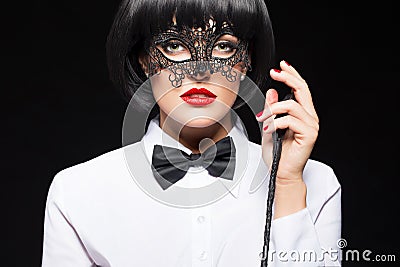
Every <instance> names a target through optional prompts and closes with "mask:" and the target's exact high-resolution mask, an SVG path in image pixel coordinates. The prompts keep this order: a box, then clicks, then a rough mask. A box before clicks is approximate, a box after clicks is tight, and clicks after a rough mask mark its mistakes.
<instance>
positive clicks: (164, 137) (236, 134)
mask: <svg viewBox="0 0 400 267" xmlns="http://www.w3.org/2000/svg"><path fill="white" fill-rule="evenodd" d="M227 135H228V136H230V137H232V139H233V142H234V143H235V144H239V143H240V142H239V139H242V138H246V137H245V136H244V129H243V126H242V124H241V123H240V119H238V118H236V117H235V119H233V127H232V129H231V130H230V131H229V132H228V134H227ZM143 144H144V148H145V154H146V156H147V158H148V160H149V162H152V155H153V148H154V145H156V144H159V145H164V146H169V147H174V148H178V149H180V150H182V151H183V152H185V153H187V154H189V155H190V154H191V153H192V151H191V150H190V149H189V148H187V147H185V146H184V145H183V144H181V143H180V142H179V141H177V140H176V139H174V138H172V137H171V136H170V135H169V134H167V133H165V132H164V131H163V130H162V129H161V128H160V122H159V115H157V116H156V117H155V118H154V119H152V120H151V121H150V123H149V126H148V128H147V132H146V134H145V135H144V136H143ZM238 150H240V147H237V151H236V153H240V151H238ZM239 188H240V183H239V184H238V185H236V186H234V187H233V188H232V189H231V190H229V191H230V192H231V193H232V195H233V196H234V197H235V198H237V197H238V194H239Z"/></svg>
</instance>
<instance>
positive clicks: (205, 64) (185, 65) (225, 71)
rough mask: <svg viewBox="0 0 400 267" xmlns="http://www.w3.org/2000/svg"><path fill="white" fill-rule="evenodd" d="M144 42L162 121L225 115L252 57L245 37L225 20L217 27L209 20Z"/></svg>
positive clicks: (203, 120)
mask: <svg viewBox="0 0 400 267" xmlns="http://www.w3.org/2000/svg"><path fill="white" fill-rule="evenodd" d="M174 23H175V22H174ZM148 47H149V48H148V54H149V57H148V58H147V66H146V67H145V69H146V70H147V72H148V73H149V74H150V75H151V77H150V82H151V86H152V89H153V94H154V98H155V99H156V101H157V104H158V106H159V107H160V119H161V120H162V121H164V120H165V119H168V118H169V119H173V120H174V121H177V122H179V123H180V124H182V125H186V126H189V127H207V126H210V125H212V124H214V123H216V122H218V121H220V120H222V119H223V118H225V117H226V115H227V114H229V111H230V109H231V107H232V105H233V103H234V102H235V100H236V97H237V93H238V91H239V86H240V81H241V77H242V75H244V74H245V72H246V71H247V69H249V67H250V61H249V57H248V53H247V52H248V51H247V42H245V41H243V40H240V39H239V38H238V37H236V36H235V35H234V33H233V32H232V30H231V28H230V27H229V25H228V24H222V26H221V28H220V29H217V27H216V24H215V22H214V21H213V20H211V19H210V20H209V23H208V24H207V25H206V27H205V28H204V29H202V28H197V29H195V28H191V29H189V28H187V27H186V28H185V27H184V28H183V30H181V31H178V30H176V29H174V28H173V27H172V28H171V30H168V31H166V32H163V33H160V34H158V35H156V36H154V38H153V39H152V40H151V41H150V44H149V45H148ZM142 61H144V60H143V59H142Z"/></svg>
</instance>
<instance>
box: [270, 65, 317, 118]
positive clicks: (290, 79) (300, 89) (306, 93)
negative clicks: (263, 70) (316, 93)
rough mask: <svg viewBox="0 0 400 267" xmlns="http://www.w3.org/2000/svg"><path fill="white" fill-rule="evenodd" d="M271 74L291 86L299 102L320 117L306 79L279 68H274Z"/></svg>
mask: <svg viewBox="0 0 400 267" xmlns="http://www.w3.org/2000/svg"><path fill="white" fill-rule="evenodd" d="M270 75H271V77H272V78H273V79H274V80H277V81H280V82H283V83H285V84H286V85H288V86H289V87H291V88H292V89H293V93H294V96H295V98H296V100H297V102H299V103H300V105H302V106H303V107H304V108H305V110H306V111H307V112H308V113H309V114H310V115H311V116H313V117H314V118H316V119H318V116H317V112H316V111H315V108H314V104H313V101H312V98H311V93H310V90H309V88H308V85H307V83H306V82H305V81H302V80H300V79H298V78H297V77H296V76H294V75H293V74H291V73H289V72H287V71H281V70H277V69H272V70H271V71H270Z"/></svg>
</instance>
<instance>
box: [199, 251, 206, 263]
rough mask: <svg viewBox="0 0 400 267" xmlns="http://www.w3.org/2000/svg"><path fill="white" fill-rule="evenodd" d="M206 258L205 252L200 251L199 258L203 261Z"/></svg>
mask: <svg viewBox="0 0 400 267" xmlns="http://www.w3.org/2000/svg"><path fill="white" fill-rule="evenodd" d="M206 259H207V252H206V251H202V252H201V253H200V255H199V260H201V261H204V260H206Z"/></svg>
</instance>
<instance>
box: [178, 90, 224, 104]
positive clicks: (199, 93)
mask: <svg viewBox="0 0 400 267" xmlns="http://www.w3.org/2000/svg"><path fill="white" fill-rule="evenodd" d="M180 97H181V98H182V99H183V101H185V102H186V103H188V104H190V105H194V106H205V105H208V104H211V103H212V102H214V100H215V98H216V97H217V96H216V95H214V94H213V93H211V92H210V91H208V90H207V89H206V88H200V89H199V88H192V89H190V90H188V91H186V92H185V93H183V94H182V95H180Z"/></svg>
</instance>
